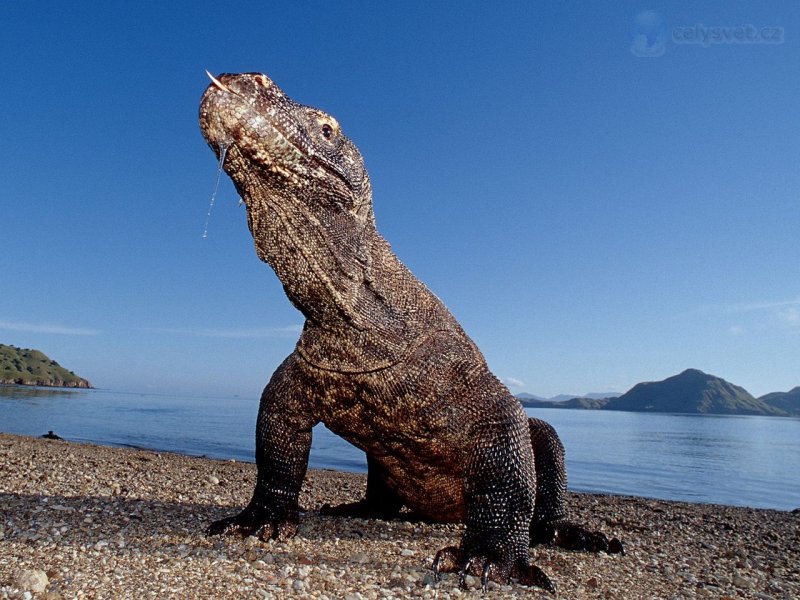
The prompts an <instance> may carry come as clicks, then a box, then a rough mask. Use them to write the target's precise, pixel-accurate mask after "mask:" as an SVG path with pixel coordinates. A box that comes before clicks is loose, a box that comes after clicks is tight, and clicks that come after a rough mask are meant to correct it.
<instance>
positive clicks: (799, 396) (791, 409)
mask: <svg viewBox="0 0 800 600" xmlns="http://www.w3.org/2000/svg"><path fill="white" fill-rule="evenodd" d="M759 400H761V401H762V402H764V403H765V404H769V405H770V406H774V407H775V408H779V409H780V410H783V411H786V412H787V413H789V414H790V415H792V416H796V417H800V386H798V387H796V388H793V389H791V390H789V391H788V392H772V393H771V394H767V395H765V396H761V397H759Z"/></svg>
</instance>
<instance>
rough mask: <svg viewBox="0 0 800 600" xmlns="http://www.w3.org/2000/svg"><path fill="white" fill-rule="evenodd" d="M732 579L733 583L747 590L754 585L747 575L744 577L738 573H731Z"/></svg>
mask: <svg viewBox="0 0 800 600" xmlns="http://www.w3.org/2000/svg"><path fill="white" fill-rule="evenodd" d="M732 581H733V585H735V586H736V587H738V588H745V589H748V590H749V589H752V588H754V587H755V582H753V580H752V579H748V578H747V577H744V576H742V575H740V574H739V573H734V574H733V578H732Z"/></svg>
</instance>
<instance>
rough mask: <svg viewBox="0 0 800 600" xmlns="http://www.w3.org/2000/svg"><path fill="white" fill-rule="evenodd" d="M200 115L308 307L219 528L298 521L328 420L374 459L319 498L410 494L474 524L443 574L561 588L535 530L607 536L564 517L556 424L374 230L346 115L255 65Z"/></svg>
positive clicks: (445, 559)
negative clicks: (526, 400) (236, 499)
mask: <svg viewBox="0 0 800 600" xmlns="http://www.w3.org/2000/svg"><path fill="white" fill-rule="evenodd" d="M200 126H201V129H202V132H203V135H204V136H205V138H206V140H207V141H208V143H209V145H210V146H211V147H212V149H213V150H214V151H215V152H216V154H217V156H220V154H221V152H222V149H223V148H227V153H226V155H225V161H224V165H223V167H224V169H225V171H226V172H227V173H228V175H229V176H230V177H231V179H232V180H233V182H234V184H235V185H236V188H237V190H238V191H239V194H240V195H241V197H242V198H243V200H244V202H245V204H246V207H247V220H248V225H249V227H250V231H251V233H252V234H253V239H254V242H255V247H256V252H257V254H258V256H259V257H260V258H261V259H262V260H264V261H265V262H267V263H268V264H269V265H270V266H271V267H272V268H273V270H274V271H275V273H276V274H277V276H278V277H279V278H280V280H281V282H282V283H283V285H284V289H285V290H286V294H287V296H288V297H289V300H290V301H291V302H292V303H293V304H294V306H296V307H297V308H298V310H300V311H301V312H302V313H303V315H304V317H305V319H306V321H305V326H304V329H303V333H302V335H301V337H300V340H299V341H298V343H297V347H296V349H295V351H294V352H293V353H292V354H291V355H290V356H289V357H288V358H287V359H286V360H285V361H284V362H283V364H282V365H281V366H280V367H279V368H278V370H277V371H275V373H274V374H273V376H272V378H271V380H270V381H269V383H268V384H267V386H266V388H265V389H264V393H263V394H262V396H261V404H260V408H259V414H258V422H257V427H256V463H257V466H258V478H257V482H256V487H255V491H254V493H253V498H252V500H251V501H250V503H249V504H248V506H247V507H246V508H245V509H244V510H243V511H242V512H241V513H239V514H238V515H235V516H232V517H229V518H226V519H222V520H220V521H216V522H215V523H213V524H212V525H211V526H210V527H209V534H212V535H213V534H220V533H240V534H255V535H259V536H260V537H262V538H264V539H270V538H274V537H288V536H291V535H294V532H295V530H296V527H297V521H298V504H297V498H298V495H299V492H300V487H301V485H302V482H303V478H304V476H305V472H306V467H307V464H308V453H309V449H310V447H311V429H312V427H313V426H314V425H315V424H317V423H319V422H323V423H325V425H326V426H327V427H328V428H329V429H330V430H331V431H333V432H334V433H336V434H338V435H340V436H341V437H343V438H344V439H346V440H348V441H349V442H351V443H352V444H354V445H356V446H358V447H359V448H361V449H362V450H364V452H366V454H367V461H368V467H369V475H368V484H367V492H366V497H365V499H364V500H362V501H361V502H358V503H354V504H347V505H341V506H338V507H333V508H331V507H327V506H326V507H323V511H327V512H328V513H330V514H338V515H355V516H370V517H380V518H391V517H393V516H394V515H396V514H397V512H398V511H399V510H400V508H401V507H402V506H407V507H408V508H410V509H411V510H412V511H413V512H414V513H416V514H417V515H418V516H420V517H422V518H425V519H428V520H433V521H463V522H464V523H465V524H466V530H465V533H464V536H463V538H462V540H461V543H460V545H459V546H458V547H449V548H445V549H443V550H442V551H440V552H439V553H438V554H437V557H436V560H435V561H434V570H435V571H436V573H437V575H438V573H439V572H440V571H460V572H461V581H462V582H463V578H464V576H465V575H466V573H467V572H473V573H477V574H480V575H481V576H482V581H483V584H484V586H485V585H486V583H487V581H488V579H490V578H491V579H494V580H497V581H501V582H506V581H508V579H509V577H512V576H514V577H518V578H519V580H520V581H521V582H522V583H526V584H533V585H538V586H540V587H543V588H545V589H548V590H554V586H553V584H552V582H550V580H549V579H548V578H547V576H546V575H545V574H544V573H542V571H541V570H539V569H538V568H536V567H535V566H532V565H529V564H528V548H529V546H530V545H531V543H534V544H536V543H553V542H554V543H560V544H562V545H565V546H568V547H572V548H578V549H582V548H585V549H605V550H607V551H608V550H609V545H608V542H607V541H606V545H605V547H603V540H605V536H603V535H602V534H595V533H592V532H588V531H586V530H585V529H583V528H582V527H579V526H577V525H574V524H571V523H569V522H567V521H565V520H564V516H565V515H564V493H565V490H566V476H565V472H564V464H563V447H562V446H561V442H560V441H559V439H558V436H557V435H556V433H555V431H554V430H553V429H552V427H550V426H549V425H548V424H547V423H545V422H543V421H539V420H536V419H530V420H529V419H528V418H527V417H526V415H525V413H524V412H523V410H522V407H521V406H520V404H519V402H518V401H517V400H516V399H515V398H514V397H513V396H512V395H511V393H510V392H509V391H508V389H506V387H505V386H504V385H503V384H502V383H501V382H500V381H499V380H498V379H497V378H496V377H495V376H494V375H493V374H492V373H491V372H490V371H489V368H488V367H487V365H486V361H485V360H484V358H483V356H482V355H481V353H480V351H479V350H478V348H477V347H476V346H475V344H474V343H473V342H472V340H470V338H469V337H468V336H467V335H466V334H465V333H464V331H463V330H462V329H461V327H460V325H459V324H458V323H457V322H456V320H455V319H454V318H453V316H452V315H451V314H450V312H449V311H448V310H447V308H445V306H444V305H443V304H442V302H441V301H440V300H439V299H438V298H437V297H436V296H434V295H433V294H432V293H431V292H430V291H429V290H428V289H427V288H426V287H425V286H424V285H423V284H422V283H421V282H420V281H419V280H418V279H416V278H415V277H414V276H413V275H412V274H411V273H410V272H409V270H408V269H407V268H406V267H405V266H404V265H403V264H402V263H401V262H400V261H399V260H398V259H397V257H396V256H395V255H394V253H393V252H392V250H391V248H390V247H389V244H388V243H387V242H386V240H384V239H383V238H382V237H381V235H380V234H379V233H378V231H377V229H376V228H375V220H374V216H373V211H372V192H371V188H370V182H369V177H368V175H367V172H366V169H365V168H364V162H363V159H362V157H361V154H360V153H359V151H358V149H357V148H356V147H355V145H354V144H353V143H352V142H351V141H350V140H349V139H348V138H346V137H345V136H344V135H343V134H342V132H341V130H340V127H339V125H338V123H337V122H336V121H335V119H333V118H332V117H331V116H329V115H327V114H325V113H324V112H322V111H319V110H317V109H314V108H310V107H306V106H302V105H300V104H297V103H295V102H294V101H292V100H291V99H289V98H288V97H287V96H286V95H285V94H284V93H283V92H282V91H281V90H280V89H279V88H278V87H277V86H276V85H275V84H274V83H273V82H272V81H271V80H270V79H269V78H268V77H266V76H265V75H261V74H255V73H250V74H241V75H221V76H220V77H219V79H218V80H214V82H213V83H212V84H211V85H210V86H209V87H208V89H207V90H206V92H205V94H204V95H203V99H202V102H201V105H200ZM587 540H590V541H588V542H587ZM612 541H613V542H615V543H616V544H619V543H618V542H616V540H612ZM615 548H616V546H613V547H612V548H611V550H612V551H613V550H614V549H615ZM619 550H621V545H620V546H619Z"/></svg>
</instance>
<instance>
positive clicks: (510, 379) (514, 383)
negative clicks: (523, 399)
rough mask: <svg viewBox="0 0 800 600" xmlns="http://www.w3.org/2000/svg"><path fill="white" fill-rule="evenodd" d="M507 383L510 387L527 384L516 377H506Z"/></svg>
mask: <svg viewBox="0 0 800 600" xmlns="http://www.w3.org/2000/svg"><path fill="white" fill-rule="evenodd" d="M505 384H506V385H507V386H508V387H522V386H524V385H525V382H524V381H520V380H519V379H516V378H515V377H506V380H505Z"/></svg>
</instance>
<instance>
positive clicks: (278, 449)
mask: <svg viewBox="0 0 800 600" xmlns="http://www.w3.org/2000/svg"><path fill="white" fill-rule="evenodd" d="M301 371H302V369H301V368H300V366H299V360H298V359H297V358H296V355H294V354H292V355H291V356H289V357H288V358H287V359H286V360H285V361H284V362H283V364H282V365H281V366H280V367H279V368H278V370H277V371H275V373H274V374H273V375H272V378H271V379H270V381H269V383H268V384H267V386H266V387H265V388H264V392H263V394H262V395H261V403H260V405H259V409H258V421H257V424H256V465H257V467H258V478H257V481H256V487H255V490H254V492H253V497H252V499H251V500H250V503H249V504H248V505H247V507H246V508H245V509H244V510H243V511H242V512H240V513H239V514H237V515H235V516H232V517H227V518H224V519H220V520H219V521H214V522H213V523H212V524H211V525H210V526H209V528H208V531H207V533H208V535H219V534H235V533H238V534H241V535H243V536H248V535H255V536H257V537H259V538H261V539H262V540H265V541H266V540H269V539H272V538H281V539H285V538H290V537H292V536H294V534H295V532H296V531H297V523H298V520H299V507H298V496H299V494H300V488H301V486H302V483H303V478H304V477H305V474H306V469H307V467H308V455H309V451H310V449H311V428H312V427H313V426H314V425H315V423H316V420H315V419H314V411H313V398H314V394H313V390H312V389H311V388H310V387H309V386H307V385H304V383H303V382H304V378H303V376H302V373H301Z"/></svg>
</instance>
